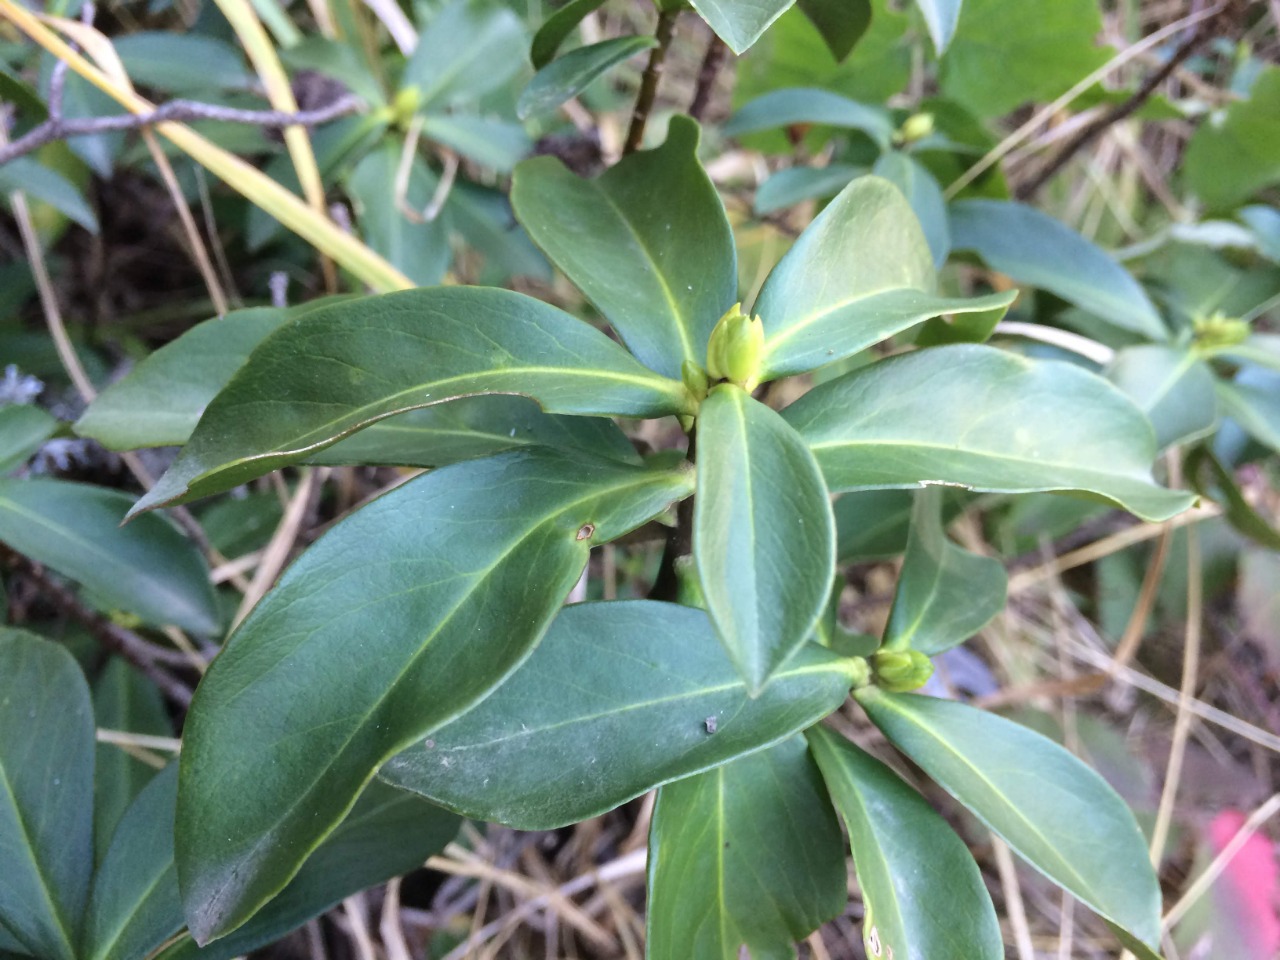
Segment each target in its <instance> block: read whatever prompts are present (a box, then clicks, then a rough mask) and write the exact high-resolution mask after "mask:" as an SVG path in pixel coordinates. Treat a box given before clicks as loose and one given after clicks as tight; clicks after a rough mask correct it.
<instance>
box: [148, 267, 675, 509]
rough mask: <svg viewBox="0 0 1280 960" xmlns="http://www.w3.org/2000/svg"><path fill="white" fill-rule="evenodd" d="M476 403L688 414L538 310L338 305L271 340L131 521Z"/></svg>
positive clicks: (484, 298) (507, 305)
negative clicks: (435, 407) (359, 434)
mask: <svg viewBox="0 0 1280 960" xmlns="http://www.w3.org/2000/svg"><path fill="white" fill-rule="evenodd" d="M481 393H519V394H525V395H527V396H530V397H532V398H534V399H535V400H537V401H538V402H539V403H540V404H541V405H542V407H543V409H545V410H547V411H548V412H551V413H570V414H584V415H608V414H615V413H616V414H623V415H627V416H661V415H663V414H667V413H676V412H683V410H684V409H685V406H686V404H687V403H688V393H687V391H686V390H685V388H684V386H683V384H681V383H679V382H677V381H674V380H668V379H665V378H663V377H660V376H658V375H657V374H655V373H652V372H651V371H649V370H646V369H645V368H644V367H642V366H641V365H640V364H638V363H637V362H636V361H635V360H633V359H632V358H631V357H630V356H628V355H627V353H626V351H625V350H623V349H622V348H621V347H620V346H618V345H617V344H616V343H614V342H613V341H611V340H610V339H609V338H608V337H607V336H605V335H604V334H603V333H601V332H600V331H598V330H595V329H594V328H592V327H591V326H589V325H588V324H586V323H583V322H582V321H581V320H578V319H577V318H575V317H571V316H569V315H568V314H567V313H564V312H563V311H560V310H558V309H556V308H555V307H552V306H548V305H547V304H545V303H542V302H540V301H538V300H534V299H532V298H530V297H526V296H523V295H522V294H518V293H512V292H509V291H506V290H496V289H489V288H485V287H441V288H434V289H424V290H408V291H405V292H402V293H391V294H386V295H383V296H378V297H366V298H364V299H360V300H352V301H348V302H344V303H338V304H334V305H332V306H329V307H326V308H324V309H321V310H316V311H314V312H312V313H309V314H307V315H305V316H304V317H301V318H300V319H298V320H296V321H293V322H291V323H288V324H286V325H285V326H283V327H281V328H280V329H279V330H277V331H276V332H275V333H274V334H272V335H271V336H269V337H268V338H267V339H266V340H264V341H263V342H262V344H261V345H260V346H259V347H258V349H257V350H255V351H254V352H253V355H252V356H251V357H250V358H249V361H248V362H247V363H246V364H245V365H244V366H243V367H242V368H241V369H240V370H239V372H237V373H236V375H235V376H234V377H233V378H232V380H231V382H230V383H229V384H228V385H227V387H226V389H225V390H223V391H222V392H221V393H220V394H218V396H217V397H216V398H215V399H214V401H213V402H212V403H211V404H210V405H209V408H208V409H207V410H206V411H205V414H204V417H203V418H202V419H201V421H200V424H199V426H198V427H197V428H196V431H195V433H194V434H192V437H191V441H190V442H189V443H188V444H187V446H186V447H185V448H184V449H183V451H182V454H181V455H180V456H179V457H178V460H177V462H176V463H174V465H173V466H172V467H170V468H169V472H168V473H166V474H165V475H164V476H163V477H161V479H160V481H159V482H158V483H157V484H156V485H155V486H154V487H153V488H152V489H151V491H150V492H149V493H148V494H147V495H146V496H145V497H143V498H142V500H140V501H139V502H138V504H137V505H136V506H135V507H134V510H133V513H135V514H136V513H138V512H139V511H141V510H146V509H150V508H152V507H156V506H160V505H162V504H166V503H171V502H173V501H175V500H179V499H183V500H185V499H191V498H193V497H197V496H204V495H207V494H209V493H216V492H218V491H221V490H227V489H230V488H231V487H234V486H236V485H238V484H241V483H244V482H245V481H246V480H249V479H251V478H253V477H257V476H262V475H263V474H265V473H269V472H270V471H271V470H274V469H275V468H276V467H279V466H282V465H284V464H286V463H290V462H292V461H295V460H298V459H300V458H302V457H304V456H306V455H308V454H312V453H315V452H318V451H319V450H321V449H323V448H324V447H326V446H328V445H329V444H331V443H333V442H334V441H336V440H340V439H342V438H343V437H345V436H347V435H348V434H351V433H354V432H355V431H356V430H359V429H360V428H361V427H365V426H368V425H369V424H371V423H373V422H375V421H377V420H381V419H383V418H384V417H388V416H391V415H392V414H396V413H403V412H404V411H406V410H411V409H416V408H419V407H427V406H431V405H432V404H435V403H441V402H443V401H446V400H453V399H457V398H458V397H462V396H471V395H474V394H481Z"/></svg>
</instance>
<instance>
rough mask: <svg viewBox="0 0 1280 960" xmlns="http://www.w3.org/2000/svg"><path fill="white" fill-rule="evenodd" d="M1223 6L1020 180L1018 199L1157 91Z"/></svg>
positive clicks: (1029, 194)
mask: <svg viewBox="0 0 1280 960" xmlns="http://www.w3.org/2000/svg"><path fill="white" fill-rule="evenodd" d="M1225 9H1226V8H1225V7H1220V8H1219V9H1218V11H1217V13H1216V14H1215V15H1214V16H1212V17H1209V18H1208V19H1207V20H1202V21H1200V23H1199V24H1197V25H1196V28H1195V30H1194V31H1193V32H1192V34H1191V36H1190V38H1189V39H1187V40H1186V41H1184V42H1183V43H1182V45H1181V46H1179V47H1178V49H1177V50H1175V51H1174V52H1173V55H1172V56H1170V57H1169V59H1168V60H1166V61H1165V63H1164V66H1162V67H1161V68H1160V69H1159V70H1157V71H1156V72H1155V73H1153V74H1151V76H1149V77H1147V79H1146V80H1145V81H1144V82H1143V83H1142V86H1140V87H1138V89H1137V90H1135V91H1134V92H1133V94H1132V95H1130V96H1129V97H1128V98H1127V99H1126V100H1125V101H1124V102H1123V103H1118V104H1116V105H1115V106H1114V107H1112V108H1111V109H1110V110H1108V111H1106V112H1105V113H1103V114H1102V115H1101V116H1099V117H1097V118H1095V119H1094V121H1093V122H1092V123H1090V124H1088V125H1086V126H1085V127H1084V129H1082V130H1081V131H1080V132H1079V133H1077V134H1076V135H1075V136H1074V137H1072V138H1071V139H1070V140H1068V141H1067V143H1066V144H1065V145H1064V146H1063V147H1062V149H1061V150H1059V151H1058V153H1057V155H1056V156H1054V158H1053V159H1052V160H1050V161H1049V162H1048V163H1046V164H1045V165H1044V166H1043V167H1042V168H1041V169H1040V171H1039V172H1038V173H1037V174H1036V175H1035V176H1033V177H1032V178H1031V179H1030V180H1027V181H1026V182H1025V183H1022V184H1019V185H1018V188H1017V190H1016V191H1015V193H1016V194H1017V197H1018V199H1019V200H1023V201H1026V200H1030V199H1031V198H1032V197H1034V196H1035V195H1036V194H1037V193H1038V192H1039V191H1040V188H1041V187H1043V186H1044V185H1045V184H1046V183H1048V182H1049V181H1050V180H1052V179H1053V178H1054V177H1055V176H1057V174H1058V173H1059V171H1061V170H1062V168H1063V167H1065V166H1066V165H1067V162H1068V161H1070V159H1071V158H1072V157H1074V156H1075V155H1076V154H1077V153H1079V152H1080V151H1081V150H1083V149H1084V148H1085V147H1087V146H1088V145H1089V144H1091V143H1093V141H1094V140H1096V139H1098V137H1100V136H1102V134H1103V133H1104V132H1105V131H1106V130H1107V128H1108V127H1110V126H1112V125H1113V124H1116V123H1119V122H1120V121H1121V120H1124V119H1125V118H1127V117H1129V116H1131V115H1132V114H1133V113H1135V112H1136V111H1137V110H1138V109H1139V108H1140V107H1141V106H1142V105H1143V104H1144V103H1146V102H1147V101H1148V100H1149V99H1151V96H1152V94H1154V93H1155V92H1156V90H1157V89H1158V88H1159V86H1160V85H1161V84H1162V83H1164V82H1165V81H1166V80H1168V79H1169V77H1171V76H1172V75H1173V73H1174V71H1176V70H1177V69H1178V67H1180V66H1181V65H1182V64H1183V63H1185V62H1186V61H1187V58H1188V57H1190V56H1191V54H1193V53H1195V51H1196V48H1197V47H1199V46H1200V44H1202V43H1203V42H1204V41H1205V40H1207V39H1209V37H1210V35H1211V34H1212V32H1213V26H1214V24H1215V23H1216V22H1217V20H1218V17H1219V16H1220V15H1221V14H1222V11H1223V10H1225Z"/></svg>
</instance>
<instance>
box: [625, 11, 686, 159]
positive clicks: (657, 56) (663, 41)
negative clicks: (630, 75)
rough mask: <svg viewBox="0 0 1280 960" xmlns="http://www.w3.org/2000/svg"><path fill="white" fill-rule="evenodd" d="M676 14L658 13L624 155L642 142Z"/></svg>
mask: <svg viewBox="0 0 1280 960" xmlns="http://www.w3.org/2000/svg"><path fill="white" fill-rule="evenodd" d="M678 16H679V11H676V10H663V11H662V12H661V13H659V14H658V28H657V30H655V31H654V34H653V36H654V39H656V40H657V41H658V45H657V46H656V47H654V48H653V49H652V50H651V51H650V52H649V63H648V65H647V66H646V67H645V68H644V76H643V77H642V78H641V80H640V92H639V93H638V94H637V95H636V108H635V111H634V112H633V113H632V114H631V129H630V130H628V131H627V143H626V146H625V147H623V149H622V152H623V154H624V155H625V154H628V153H635V152H636V151H637V150H639V149H640V144H641V143H643V142H644V127H645V124H646V123H648V122H649V112H650V111H651V110H652V109H653V101H654V99H655V98H656V97H657V94H658V81H659V80H660V79H661V78H662V67H663V64H664V63H665V62H666V59H667V48H668V47H670V46H671V38H672V37H673V36H674V35H675V32H676V18H677V17H678Z"/></svg>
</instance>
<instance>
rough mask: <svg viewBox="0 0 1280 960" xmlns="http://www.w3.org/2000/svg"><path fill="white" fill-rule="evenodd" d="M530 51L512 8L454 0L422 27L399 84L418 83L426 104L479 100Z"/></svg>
mask: <svg viewBox="0 0 1280 960" xmlns="http://www.w3.org/2000/svg"><path fill="white" fill-rule="evenodd" d="M527 51H528V46H527V40H526V38H525V32H524V24H523V23H521V22H520V18H519V17H517V16H516V15H515V13H513V12H512V11H511V9H510V8H508V7H506V6H505V5H502V4H498V3H477V2H474V0H452V2H450V3H449V4H448V5H447V6H445V8H444V9H443V10H441V11H440V12H439V13H437V14H436V15H435V16H434V17H432V18H431V21H430V22H429V23H428V24H427V26H426V29H424V30H423V31H422V34H421V35H420V36H419V38H418V46H417V47H416V48H415V49H414V51H413V56H412V57H411V58H410V59H409V62H408V64H406V65H405V68H404V76H403V77H402V78H401V80H400V85H401V87H402V88H403V87H417V88H418V90H419V92H420V94H421V97H422V99H421V105H422V107H423V108H424V109H425V108H427V107H433V108H438V107H443V106H450V105H452V104H455V103H458V102H460V101H464V100H469V101H475V100H478V99H480V98H481V97H483V96H484V95H485V94H486V93H491V92H493V91H494V90H497V89H498V88H499V87H502V86H504V85H506V83H507V82H508V81H510V80H511V78H512V77H514V76H515V75H516V74H517V73H519V72H520V70H522V69H523V68H524V66H525V64H527V63H528V53H527ZM436 112H439V111H436Z"/></svg>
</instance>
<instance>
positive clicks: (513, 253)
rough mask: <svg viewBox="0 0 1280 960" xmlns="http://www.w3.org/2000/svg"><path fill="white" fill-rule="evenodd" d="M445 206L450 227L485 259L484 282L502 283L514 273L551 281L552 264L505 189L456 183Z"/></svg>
mask: <svg viewBox="0 0 1280 960" xmlns="http://www.w3.org/2000/svg"><path fill="white" fill-rule="evenodd" d="M445 207H446V209H447V210H448V212H449V223H450V226H451V227H452V228H453V229H454V230H456V231H457V232H458V234H460V235H461V237H462V239H463V240H464V241H465V242H466V244H467V245H468V246H469V247H471V248H472V250H474V251H475V252H476V253H478V254H480V255H481V256H482V257H483V258H484V266H483V268H482V271H481V273H480V277H481V280H482V282H484V283H486V284H492V285H494V286H501V285H503V284H505V283H506V282H507V281H508V280H509V279H510V278H511V277H512V276H525V277H533V278H535V279H538V280H542V281H544V282H547V283H550V282H551V264H549V263H548V262H547V258H546V257H544V256H543V255H542V251H541V250H539V249H538V248H537V247H535V246H534V245H533V241H532V240H530V239H529V235H528V234H527V233H525V230H524V228H523V227H521V226H520V225H519V224H517V223H516V221H515V216H514V214H513V213H512V211H511V203H510V201H509V200H508V199H507V195H506V193H505V192H503V191H499V190H494V189H490V188H488V187H481V186H477V185H476V184H474V183H455V184H454V185H453V189H452V190H451V191H450V192H449V201H448V203H446V204H445Z"/></svg>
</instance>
